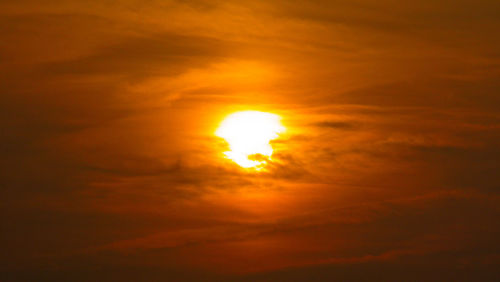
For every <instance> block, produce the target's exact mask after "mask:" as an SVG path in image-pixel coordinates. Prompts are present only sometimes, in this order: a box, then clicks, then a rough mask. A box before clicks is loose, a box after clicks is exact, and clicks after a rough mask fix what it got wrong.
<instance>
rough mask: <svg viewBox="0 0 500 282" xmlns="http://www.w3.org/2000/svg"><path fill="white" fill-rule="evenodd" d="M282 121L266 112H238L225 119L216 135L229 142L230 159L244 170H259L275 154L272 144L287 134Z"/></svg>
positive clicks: (228, 153) (227, 153) (228, 154)
mask: <svg viewBox="0 0 500 282" xmlns="http://www.w3.org/2000/svg"><path fill="white" fill-rule="evenodd" d="M280 119H281V118H280V116H278V115H275V114H271V113H265V112H258V111H244V112H237V113H234V114H231V115H229V116H228V117H226V119H225V120H224V121H223V122H222V123H221V124H220V126H219V128H218V129H217V131H216V132H215V135H217V136H219V137H221V138H224V139H225V140H226V141H227V143H229V149H230V151H227V152H224V154H225V155H226V157H227V158H229V159H231V160H233V161H234V162H235V163H237V164H238V165H240V166H241V167H244V168H252V167H253V168H260V167H262V166H263V165H264V164H265V163H266V162H267V161H268V160H270V159H271V155H272V154H273V148H272V147H271V144H270V141H271V140H274V139H276V138H278V136H279V134H280V133H282V132H284V131H285V127H284V126H283V125H282V124H281V122H280Z"/></svg>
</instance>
